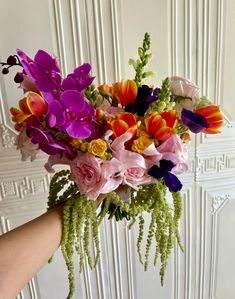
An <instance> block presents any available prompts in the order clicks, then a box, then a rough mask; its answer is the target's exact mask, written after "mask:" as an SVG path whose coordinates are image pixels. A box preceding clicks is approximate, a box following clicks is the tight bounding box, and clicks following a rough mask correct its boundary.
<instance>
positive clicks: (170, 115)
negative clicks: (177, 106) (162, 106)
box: [161, 110, 178, 128]
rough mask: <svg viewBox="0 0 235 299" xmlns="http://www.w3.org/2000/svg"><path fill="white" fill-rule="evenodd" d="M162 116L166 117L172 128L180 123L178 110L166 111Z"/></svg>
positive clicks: (168, 124)
mask: <svg viewBox="0 0 235 299" xmlns="http://www.w3.org/2000/svg"><path fill="white" fill-rule="evenodd" d="M161 116H162V117H163V118H164V119H165V121H166V123H167V126H168V127H170V128H176V127H177V125H178V113H177V111H176V110H169V111H164V112H162V113H161Z"/></svg>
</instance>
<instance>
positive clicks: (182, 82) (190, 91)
mask: <svg viewBox="0 0 235 299" xmlns="http://www.w3.org/2000/svg"><path fill="white" fill-rule="evenodd" d="M170 89H171V92H172V93H173V94H174V95H176V96H181V97H185V98H198V97H199V92H200V89H199V87H198V86H197V85H196V84H195V83H194V82H192V81H190V80H188V79H186V78H184V77H179V76H173V77H171V78H170Z"/></svg>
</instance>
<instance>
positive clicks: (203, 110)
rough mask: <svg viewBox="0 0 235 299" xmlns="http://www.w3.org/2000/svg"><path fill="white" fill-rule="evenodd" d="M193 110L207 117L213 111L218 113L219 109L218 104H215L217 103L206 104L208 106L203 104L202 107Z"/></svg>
mask: <svg viewBox="0 0 235 299" xmlns="http://www.w3.org/2000/svg"><path fill="white" fill-rule="evenodd" d="M194 112H196V113H199V114H201V115H203V116H204V117H207V116H209V115H211V114H212V113H214V112H219V113H220V109H219V106H217V105H208V106H205V107H202V108H198V109H196V110H195V111H194Z"/></svg>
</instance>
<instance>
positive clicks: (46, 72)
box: [17, 49, 61, 103]
mask: <svg viewBox="0 0 235 299" xmlns="http://www.w3.org/2000/svg"><path fill="white" fill-rule="evenodd" d="M17 54H18V55H19V56H20V58H21V59H22V60H21V64H22V65H23V68H24V71H25V73H26V75H28V76H29V77H30V78H31V79H33V81H34V82H35V84H36V86H37V88H38V89H39V90H40V91H42V92H43V94H44V97H45V99H46V101H47V102H48V103H49V102H51V101H52V100H54V99H57V98H58V97H59V95H60V84H61V75H60V68H59V66H58V63H57V61H56V59H55V58H54V57H52V56H51V55H49V54H48V53H47V52H45V51H43V50H39V51H38V52H37V53H36V55H35V57H34V60H32V59H31V58H30V57H29V56H27V55H26V54H25V53H24V52H23V51H21V50H19V49H17Z"/></svg>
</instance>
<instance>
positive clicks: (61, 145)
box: [26, 117, 75, 159]
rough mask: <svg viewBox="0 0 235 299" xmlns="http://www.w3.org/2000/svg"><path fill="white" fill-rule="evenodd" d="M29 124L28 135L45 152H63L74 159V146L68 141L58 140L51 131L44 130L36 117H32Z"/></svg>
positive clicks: (53, 153)
mask: <svg viewBox="0 0 235 299" xmlns="http://www.w3.org/2000/svg"><path fill="white" fill-rule="evenodd" d="M26 125H27V131H26V132H27V136H28V137H29V138H30V139H31V142H32V143H33V144H38V148H40V149H41V150H42V151H43V152H45V153H47V154H48V155H55V154H63V153H65V154H66V156H67V157H68V158H70V159H73V158H74V156H75V153H74V152H73V150H72V147H70V146H69V144H68V143H67V142H66V141H60V140H57V139H56V138H55V137H54V136H53V135H52V134H51V133H50V132H46V131H43V130H42V129H41V127H40V123H39V121H38V119H36V117H31V121H30V122H29V123H27V124H26Z"/></svg>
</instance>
